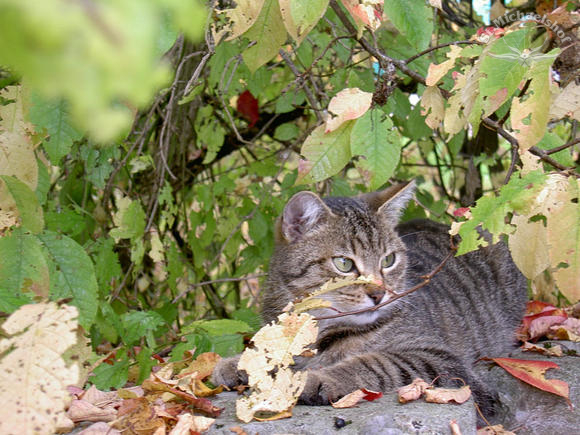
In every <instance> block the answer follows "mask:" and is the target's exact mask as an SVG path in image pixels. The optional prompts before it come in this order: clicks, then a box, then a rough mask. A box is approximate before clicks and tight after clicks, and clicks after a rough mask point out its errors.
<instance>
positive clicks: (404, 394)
mask: <svg viewBox="0 0 580 435" xmlns="http://www.w3.org/2000/svg"><path fill="white" fill-rule="evenodd" d="M429 387H430V384H428V383H427V382H425V381H424V380H423V379H421V378H416V379H413V382H411V383H410V384H409V385H405V386H404V387H401V388H399V390H398V391H397V394H398V395H399V402H400V403H407V402H411V401H413V400H417V399H418V398H419V397H421V396H422V395H423V393H424V392H425V390H426V389H427V388H429Z"/></svg>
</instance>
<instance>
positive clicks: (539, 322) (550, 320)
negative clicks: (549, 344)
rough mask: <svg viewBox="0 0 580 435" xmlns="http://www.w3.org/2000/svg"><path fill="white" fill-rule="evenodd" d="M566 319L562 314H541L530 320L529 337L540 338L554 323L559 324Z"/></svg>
mask: <svg viewBox="0 0 580 435" xmlns="http://www.w3.org/2000/svg"><path fill="white" fill-rule="evenodd" d="M565 320H566V317H564V316H543V317H538V318H537V319H534V320H532V322H531V324H530V330H529V334H530V338H540V337H543V336H544V335H546V334H547V333H548V332H550V331H551V328H552V327H553V326H554V325H559V324H561V323H563V322H564V321H565Z"/></svg>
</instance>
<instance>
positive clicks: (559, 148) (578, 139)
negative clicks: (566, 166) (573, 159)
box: [545, 137, 580, 155]
mask: <svg viewBox="0 0 580 435" xmlns="http://www.w3.org/2000/svg"><path fill="white" fill-rule="evenodd" d="M577 143H580V137H577V138H576V139H574V140H571V141H570V142H568V143H565V144H564V145H560V146H559V147H556V148H552V149H550V150H545V153H546V154H547V155H550V154H554V153H557V152H560V151H562V150H565V149H566V148H570V147H573V146H574V145H576V144H577Z"/></svg>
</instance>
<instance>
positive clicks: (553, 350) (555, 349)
mask: <svg viewBox="0 0 580 435" xmlns="http://www.w3.org/2000/svg"><path fill="white" fill-rule="evenodd" d="M521 349H522V350H523V351H524V352H538V353H541V354H543V355H549V356H562V355H563V354H564V353H563V352H562V346H560V345H559V344H558V345H556V346H552V347H547V348H546V347H544V346H538V345H537V344H532V343H530V342H527V341H526V342H525V343H524V344H523V345H522V347H521Z"/></svg>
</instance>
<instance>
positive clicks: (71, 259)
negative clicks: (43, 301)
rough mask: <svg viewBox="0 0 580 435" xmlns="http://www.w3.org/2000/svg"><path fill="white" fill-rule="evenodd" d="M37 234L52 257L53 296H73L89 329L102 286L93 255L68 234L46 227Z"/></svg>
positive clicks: (51, 283)
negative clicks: (99, 283) (99, 285)
mask: <svg viewBox="0 0 580 435" xmlns="http://www.w3.org/2000/svg"><path fill="white" fill-rule="evenodd" d="M37 237H38V239H39V240H40V241H41V242H42V244H43V245H44V248H45V249H46V251H47V253H48V257H49V259H50V260H51V261H50V263H51V264H49V270H50V293H51V297H53V298H64V297H72V298H73V299H72V302H71V304H72V305H74V306H76V307H77V308H78V309H79V323H80V324H81V326H82V327H83V328H85V329H86V330H89V328H90V326H91V325H92V323H93V322H94V320H95V317H96V315H97V308H98V299H97V295H98V286H97V279H96V277H95V269H94V267H93V263H92V261H91V259H90V258H89V256H88V255H87V253H86V252H85V250H84V249H83V248H82V247H81V246H80V245H79V244H78V243H77V242H75V241H74V240H73V239H70V238H69V237H67V236H64V235H61V234H56V233H53V232H50V231H45V232H44V233H42V234H39V235H38V236H37Z"/></svg>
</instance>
